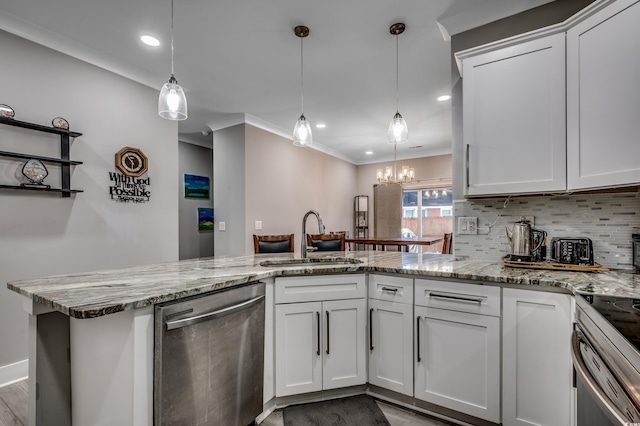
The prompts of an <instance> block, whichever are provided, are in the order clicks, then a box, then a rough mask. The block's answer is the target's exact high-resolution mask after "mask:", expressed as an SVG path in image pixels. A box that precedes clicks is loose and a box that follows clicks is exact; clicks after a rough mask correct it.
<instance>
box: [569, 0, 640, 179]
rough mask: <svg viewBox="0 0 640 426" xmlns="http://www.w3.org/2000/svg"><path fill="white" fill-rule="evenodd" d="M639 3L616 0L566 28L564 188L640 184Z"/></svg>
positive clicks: (634, 0) (629, 0) (630, 0)
mask: <svg viewBox="0 0 640 426" xmlns="http://www.w3.org/2000/svg"><path fill="white" fill-rule="evenodd" d="M639 22H640V2H638V0H618V1H615V2H613V3H612V4H611V5H609V6H607V7H606V8H604V9H602V10H601V11H600V12H598V13H596V14H595V15H593V16H591V17H589V18H588V19H586V20H585V21H583V22H581V23H579V24H578V25H576V26H575V27H574V28H572V29H570V30H569V31H568V32H567V180H568V182H567V185H568V189H570V190H571V189H581V188H597V187H606V186H618V185H635V184H638V183H640V161H638V159H639V158H640V143H639V142H638V135H640V120H639V119H638V117H639V114H638V98H639V97H640V89H639V86H638V76H639V75H640V50H639V49H638V40H640V25H638V23H639Z"/></svg>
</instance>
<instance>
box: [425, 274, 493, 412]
mask: <svg viewBox="0 0 640 426" xmlns="http://www.w3.org/2000/svg"><path fill="white" fill-rule="evenodd" d="M447 285H451V286H452V288H451V289H450V292H448V293H447V292H444V291H442V288H443V287H446V286H447ZM415 287H416V306H415V318H416V325H415V339H416V343H415V347H416V352H415V356H416V358H415V397H416V398H417V399H421V400H424V401H427V402H430V403H433V404H437V405H440V406H443V407H447V408H450V409H452V410H455V411H459V412H462V413H466V414H469V415H471V416H475V417H478V418H481V419H485V420H488V421H491V422H494V423H500V317H499V312H500V311H499V309H498V310H497V312H493V314H494V315H497V316H493V315H480V314H477V313H470V311H477V310H478V309H480V310H481V309H483V306H484V308H485V309H486V308H487V307H488V308H489V311H491V307H492V306H495V305H496V303H497V305H498V306H499V304H500V288H499V287H488V286H481V285H474V284H463V283H453V282H444V281H435V280H416V283H415ZM487 289H488V290H489V292H487V291H486V290H487ZM425 294H427V298H430V299H431V300H432V301H433V302H434V303H436V304H437V303H440V304H445V303H446V304H447V305H446V306H447V309H441V308H434V307H432V306H431V307H429V306H419V305H418V304H419V303H420V304H423V305H426V304H427V303H426V302H425V300H427V299H425V298H424V295H425Z"/></svg>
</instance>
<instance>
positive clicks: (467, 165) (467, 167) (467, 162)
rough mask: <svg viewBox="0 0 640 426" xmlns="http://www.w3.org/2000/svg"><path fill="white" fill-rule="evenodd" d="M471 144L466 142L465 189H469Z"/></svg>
mask: <svg viewBox="0 0 640 426" xmlns="http://www.w3.org/2000/svg"><path fill="white" fill-rule="evenodd" d="M470 146H471V145H469V144H467V153H466V158H465V162H466V166H465V167H466V170H467V189H469V147H470Z"/></svg>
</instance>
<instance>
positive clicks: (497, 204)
mask: <svg viewBox="0 0 640 426" xmlns="http://www.w3.org/2000/svg"><path fill="white" fill-rule="evenodd" d="M453 204H454V214H455V217H456V220H454V228H455V234H454V243H453V248H454V252H455V254H456V255H460V256H469V257H471V258H475V259H483V260H499V259H500V258H501V257H503V256H504V255H506V254H508V253H509V252H510V246H509V240H508V239H507V235H506V232H505V226H507V227H509V228H511V227H513V224H514V223H515V222H517V221H518V220H519V219H520V216H526V217H527V219H529V220H532V219H533V227H534V228H537V229H541V230H544V231H546V232H547V247H548V248H547V252H549V249H550V247H549V245H550V244H551V238H553V237H586V238H590V239H591V240H592V241H593V251H594V260H595V261H596V262H597V263H599V264H601V265H602V266H605V267H608V268H614V269H632V263H631V234H632V233H640V229H634V227H640V194H639V193H638V192H628V193H615V194H613V193H612V194H582V195H559V196H539V197H538V196H535V197H511V198H509V199H508V201H507V198H506V197H503V198H491V199H482V200H478V199H470V200H458V201H454V203H453ZM505 204H506V207H504V206H505ZM461 216H462V217H465V216H466V217H477V218H478V234H477V235H460V234H459V233H458V229H457V228H458V223H457V222H458V221H457V217H461Z"/></svg>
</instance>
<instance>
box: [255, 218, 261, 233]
mask: <svg viewBox="0 0 640 426" xmlns="http://www.w3.org/2000/svg"><path fill="white" fill-rule="evenodd" d="M255 229H256V231H260V230H262V221H261V220H256V224H255Z"/></svg>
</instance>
